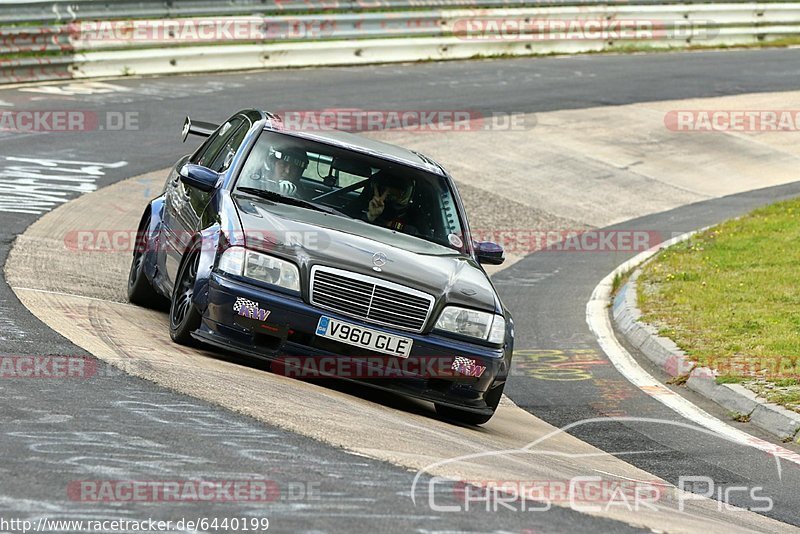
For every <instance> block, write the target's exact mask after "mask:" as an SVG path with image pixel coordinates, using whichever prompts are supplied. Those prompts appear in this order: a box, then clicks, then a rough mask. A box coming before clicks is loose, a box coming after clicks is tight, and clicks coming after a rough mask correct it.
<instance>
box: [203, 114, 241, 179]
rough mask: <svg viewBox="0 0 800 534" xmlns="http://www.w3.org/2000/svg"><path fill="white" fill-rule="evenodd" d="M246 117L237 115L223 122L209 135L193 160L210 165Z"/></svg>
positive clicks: (206, 165) (205, 165) (204, 165)
mask: <svg viewBox="0 0 800 534" xmlns="http://www.w3.org/2000/svg"><path fill="white" fill-rule="evenodd" d="M243 122H244V119H242V118H240V117H236V118H234V119H231V120H229V121H228V122H226V123H225V124H223V125H222V126H221V127H220V128H219V129H217V131H216V132H215V133H213V134H212V135H211V137H209V138H208V139H207V140H206V142H205V143H203V146H202V147H200V150H198V151H197V153H196V154H195V155H194V156H193V157H192V159H191V162H192V163H196V164H197V165H202V166H203V167H210V164H211V163H213V162H214V160H215V159H216V157H217V154H219V152H220V149H222V147H223V146H224V145H225V143H226V142H227V141H228V140H229V139H230V137H231V136H232V135H233V134H234V133H235V132H236V130H237V129H238V128H239V126H241V125H242V123H243Z"/></svg>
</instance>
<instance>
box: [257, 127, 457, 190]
mask: <svg viewBox="0 0 800 534" xmlns="http://www.w3.org/2000/svg"><path fill="white" fill-rule="evenodd" d="M264 129H265V130H268V131H271V132H278V133H282V134H286V135H292V136H295V137H301V138H303V139H308V140H310V141H319V142H321V143H325V144H328V145H333V146H336V147H339V148H344V149H347V150H352V151H354V152H360V153H362V154H366V155H369V156H375V157H379V158H382V159H386V160H390V161H393V162H395V163H400V164H402V165H407V166H409V167H415V168H417V169H422V170H425V171H428V172H432V173H434V174H438V175H440V176H444V177H447V173H446V172H445V170H444V169H443V168H442V166H441V165H439V164H438V163H437V162H435V161H434V160H432V159H430V158H428V157H427V156H425V155H423V154H420V153H419V152H416V151H414V150H409V149H407V148H403V147H401V146H397V145H393V144H391V143H384V142H383V141H376V140H374V139H369V138H368V137H363V136H361V135H357V134H353V133H350V132H343V131H341V130H332V129H331V130H320V131H316V130H315V131H309V130H287V129H286V128H284V127H283V124H282V122H281V121H280V118H278V117H277V116H275V115H272V114H267V123H266V125H265V126H264Z"/></svg>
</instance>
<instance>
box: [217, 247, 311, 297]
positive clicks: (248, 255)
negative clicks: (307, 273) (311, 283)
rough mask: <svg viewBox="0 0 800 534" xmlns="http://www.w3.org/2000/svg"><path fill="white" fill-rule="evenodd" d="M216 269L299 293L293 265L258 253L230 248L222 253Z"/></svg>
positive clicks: (297, 272)
mask: <svg viewBox="0 0 800 534" xmlns="http://www.w3.org/2000/svg"><path fill="white" fill-rule="evenodd" d="M218 268H219V270H220V271H222V272H226V273H229V274H235V275H237V276H244V277H245V278H252V279H253V280H258V281H259V282H264V283H266V284H271V285H274V286H279V287H282V288H284V289H289V290H291V291H297V292H299V291H300V271H299V270H298V269H297V266H296V265H295V264H293V263H292V262H289V261H286V260H282V259H280V258H276V257H274V256H269V255H267V254H261V253H260V252H255V251H252V250H247V249H245V248H242V247H231V248H229V249H228V250H226V251H225V252H223V253H222V257H221V258H220V259H219V265H218Z"/></svg>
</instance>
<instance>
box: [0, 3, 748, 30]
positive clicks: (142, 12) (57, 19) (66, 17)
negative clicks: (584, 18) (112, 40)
mask: <svg viewBox="0 0 800 534" xmlns="http://www.w3.org/2000/svg"><path fill="white" fill-rule="evenodd" d="M733 1H734V2H741V3H746V1H747V0H733ZM717 2H719V3H731V0H704V1H703V3H717ZM687 3H689V4H691V3H695V2H691V1H689V2H687V0H607V1H601V0H139V1H132V0H116V1H106V0H10V1H5V2H3V3H2V4H0V25H6V24H16V23H30V22H39V23H56V24H58V23H66V22H71V21H75V20H103V19H117V18H126V19H128V18H158V19H163V18H175V17H200V16H217V15H220V16H221V15H276V14H280V13H298V12H345V11H352V12H360V11H367V10H409V9H450V8H501V7H547V6H567V5H598V6H599V5H658V4H661V5H668V4H677V5H680V4H687Z"/></svg>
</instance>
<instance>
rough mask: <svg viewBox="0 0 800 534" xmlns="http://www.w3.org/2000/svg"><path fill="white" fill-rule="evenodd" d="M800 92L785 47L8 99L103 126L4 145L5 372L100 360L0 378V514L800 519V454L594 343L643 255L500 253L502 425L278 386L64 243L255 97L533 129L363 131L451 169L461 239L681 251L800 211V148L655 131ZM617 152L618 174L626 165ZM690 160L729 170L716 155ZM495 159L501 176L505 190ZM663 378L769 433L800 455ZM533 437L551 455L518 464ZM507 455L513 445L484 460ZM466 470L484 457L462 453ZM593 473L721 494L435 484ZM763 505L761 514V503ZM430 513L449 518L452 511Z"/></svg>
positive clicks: (712, 525)
mask: <svg viewBox="0 0 800 534" xmlns="http://www.w3.org/2000/svg"><path fill="white" fill-rule="evenodd" d="M799 86H800V56H798V55H797V53H796V51H795V50H770V51H731V52H703V53H681V54H657V55H652V56H648V55H629V56H624V55H618V56H603V55H591V56H581V57H563V58H562V57H554V58H546V59H514V60H494V61H472V62H448V63H441V64H418V65H393V66H375V67H358V68H339V69H303V70H288V71H274V72H263V73H241V74H228V75H202V76H187V77H175V78H162V79H148V78H144V79H119V80H116V79H115V80H108V81H104V82H85V83H84V82H75V83H72V84H67V83H59V84H54V85H47V86H39V87H36V86H30V87H18V88H9V89H4V90H0V110H15V111H22V110H43V109H47V110H55V109H60V110H80V111H85V112H91V113H94V114H95V116H97V117H98V123H97V128H96V129H94V130H91V131H81V132H70V133H46V134H45V133H40V132H31V133H25V134H20V133H2V134H0V144H2V146H3V150H2V153H1V155H0V261H1V262H2V263H3V264H4V265H5V270H4V272H3V277H4V283H3V284H2V285H0V356H41V355H84V356H87V357H88V356H92V357H97V358H99V362H98V363H97V365H98V372H97V373H96V374H95V376H93V377H92V378H90V379H85V380H81V379H63V380H58V379H40V380H37V381H36V383H35V384H31V381H29V380H22V379H16V380H11V379H9V380H3V381H2V382H0V387H2V389H3V393H4V399H5V409H4V410H3V412H2V416H0V417H2V421H3V423H4V425H3V427H4V432H3V437H2V450H3V451H4V457H5V459H6V461H5V462H4V465H3V467H2V469H3V475H4V476H3V480H4V484H3V492H2V498H0V514H2V517H4V518H11V517H14V518H24V519H29V520H33V521H35V520H37V519H39V518H42V517H47V518H51V519H54V518H55V519H84V520H89V519H103V518H107V519H119V518H126V519H138V520H141V519H147V518H150V517H152V518H157V519H165V520H166V519H174V520H178V519H181V518H186V517H193V518H196V517H219V518H222V517H235V516H239V517H247V518H260V517H267V518H269V521H270V530H278V531H309V532H310V531H319V532H323V531H330V532H334V531H344V530H347V531H359V532H372V531H375V530H377V529H379V528H381V529H384V530H389V531H414V530H417V531H470V532H472V531H475V532H501V531H503V532H508V531H513V532H523V531H526V532H577V531H588V530H594V531H598V532H617V531H619V532H622V531H628V530H640V529H643V530H651V529H656V530H660V531H684V532H698V531H701V530H709V529H712V531H718V530H721V529H723V528H724V529H725V530H727V531H732V532H733V531H764V532H789V531H793V530H795V529H796V528H797V526H800V497H799V495H800V491H798V490H799V489H800V471H799V469H800V466H799V465H797V464H796V463H793V462H791V461H784V460H781V461H776V458H775V457H774V456H771V455H768V454H765V453H764V452H763V451H761V450H757V449H755V448H752V447H747V446H742V445H741V444H738V443H733V442H731V441H730V440H728V439H726V438H725V436H720V435H712V434H710V433H709V432H704V431H702V429H701V428H700V427H699V426H698V425H696V424H695V422H694V421H692V420H690V419H687V418H686V417H683V416H681V415H679V414H678V413H676V412H674V411H673V410H671V409H670V408H668V407H667V406H665V405H664V404H663V403H661V402H659V401H658V399H657V398H655V397H654V396H652V395H650V394H648V393H647V392H645V391H642V390H640V389H638V388H636V387H635V386H633V385H632V384H630V383H629V382H628V381H627V380H626V379H625V378H624V377H623V376H622V375H621V374H620V373H619V372H618V371H617V370H616V368H615V367H614V366H613V365H612V364H611V362H610V361H609V360H608V358H607V356H606V355H605V354H604V353H603V351H602V350H601V349H600V347H599V345H598V344H597V342H596V340H595V339H594V336H593V335H592V333H591V332H590V330H589V327H588V326H587V324H586V317H585V314H586V303H587V301H588V300H589V298H590V296H591V294H592V291H593V290H594V288H595V286H596V285H597V284H598V283H599V282H600V280H601V279H602V278H603V277H604V276H606V275H607V274H608V273H609V272H611V271H612V270H613V269H614V268H615V267H616V266H617V265H619V264H621V263H623V262H624V261H625V260H626V259H628V258H629V257H631V256H633V255H635V253H636V252H635V251H624V250H615V251H574V250H572V251H570V250H549V251H538V252H535V253H531V252H533V251H532V250H524V249H516V250H513V251H510V259H511V260H512V261H509V265H508V266H507V267H506V268H505V269H503V270H498V271H493V274H492V278H493V281H494V282H495V284H496V286H497V288H498V290H499V292H500V294H501V297H502V298H503V300H504V302H505V303H506V305H507V306H509V308H510V309H511V310H512V313H513V314H514V318H515V324H516V352H517V354H516V355H515V359H516V362H517V364H518V365H516V366H515V369H514V372H513V373H512V377H511V379H510V382H509V385H508V387H507V388H506V395H507V396H508V399H507V400H505V401H504V402H503V404H502V405H501V408H500V410H499V411H498V414H497V415H496V416H495V418H494V419H493V420H492V421H491V422H490V423H489V424H487V425H485V426H484V427H482V428H469V427H460V426H457V425H452V424H450V423H447V422H444V421H441V420H439V419H438V418H437V417H436V416H435V413H434V412H433V410H432V407H430V406H428V405H425V404H424V403H420V402H414V401H409V400H406V399H402V398H398V397H395V396H393V395H389V394H385V393H377V392H374V391H370V390H367V389H366V388H362V387H358V386H353V385H343V384H339V383H329V382H325V383H318V382H304V381H297V380H291V379H288V378H285V377H281V376H277V375H275V374H273V373H270V372H268V371H264V370H263V369H261V368H260V367H259V364H258V363H254V362H248V361H243V360H241V359H238V358H235V357H232V356H229V355H215V354H213V353H211V352H203V351H193V350H188V349H184V348H179V347H177V346H174V345H172V344H170V343H169V338H168V335H167V320H166V316H165V315H164V314H160V313H158V312H152V311H146V310H142V309H140V308H136V307H134V306H131V305H128V304H126V303H125V298H124V283H125V276H126V274H127V262H128V260H129V258H128V256H127V255H126V254H120V253H113V254H104V253H87V252H75V251H70V250H68V249H67V248H65V242H66V241H65V238H66V236H67V235H68V234H69V232H76V231H94V230H104V229H116V230H120V229H134V228H135V224H136V222H137V221H138V216H139V214H140V212H141V210H142V209H143V208H144V206H145V205H146V202H147V201H148V199H149V198H152V197H154V196H156V195H157V194H158V191H159V188H160V187H161V185H162V184H163V181H164V179H165V178H166V173H165V172H164V169H166V168H168V167H169V166H171V165H172V164H173V163H174V161H175V160H176V159H177V158H178V157H179V156H180V155H181V154H183V153H185V152H188V151H189V150H190V149H191V148H190V147H189V146H188V145H182V144H181V141H180V136H179V135H178V134H179V130H180V125H181V123H182V120H183V117H184V116H185V115H190V116H192V117H195V118H197V119H201V120H208V121H221V120H223V119H224V118H225V117H227V116H228V115H230V114H231V113H233V112H234V111H236V110H238V109H241V108H245V107H263V108H265V109H308V110H316V109H326V108H362V109H383V110H386V109H416V110H423V109H425V110H431V109H451V110H452V109H470V110H479V111H480V112H481V113H482V114H484V115H490V114H493V113H496V114H518V115H520V116H525V117H527V118H528V120H527V122H526V124H527V125H528V127H527V128H525V129H522V130H520V131H516V132H502V133H497V137H494V136H495V132H490V131H484V132H478V133H475V134H471V133H470V134H464V133H452V132H451V133H449V134H444V133H425V134H413V133H409V132H396V133H395V132H370V133H368V134H367V135H374V136H375V137H379V138H382V139H383V138H385V139H387V140H389V141H394V142H398V143H400V144H405V145H413V147H414V148H419V149H421V150H423V151H425V149H426V147H428V151H429V152H431V155H433V156H434V157H436V158H437V159H439V160H440V161H441V162H442V163H443V164H444V165H445V167H448V168H449V169H450V170H451V171H452V172H453V174H454V176H455V178H456V180H457V181H459V177H460V176H461V175H460V174H459V170H460V167H464V169H463V176H464V180H463V182H461V181H459V187H460V188H462V193H464V197H465V201H466V203H467V209H468V212H469V213H470V216H471V219H472V225H473V227H480V228H487V229H491V228H497V227H501V228H506V229H515V231H517V232H519V231H524V230H525V229H528V230H530V229H539V230H541V229H550V230H554V231H563V230H565V229H584V228H596V229H603V231H605V230H606V229H612V230H618V231H622V232H626V231H631V232H647V233H648V235H650V236H660V237H663V238H664V239H665V240H666V239H669V238H670V237H672V236H673V235H676V234H679V233H683V232H686V231H690V230H694V229H697V228H701V227H704V226H707V225H710V224H714V223H716V222H719V221H722V220H724V219H727V218H730V217H735V216H738V215H741V214H743V213H746V212H747V211H748V210H750V209H752V208H754V207H756V206H759V205H763V204H766V203H769V202H773V201H776V200H779V199H783V198H790V197H792V196H796V195H798V194H800V184H795V183H793V181H794V179H795V177H794V176H793V168H796V162H797V157H798V153H797V149H796V148H794V147H792V146H791V145H792V144H794V145H796V144H797V143H796V142H795V141H794V140H793V139H794V138H793V137H792V136H796V133H780V134H775V135H773V136H763V137H760V138H758V139H756V140H753V139H752V138H745V137H742V136H725V135H717V134H711V136H706V137H705V138H691V137H689V136H687V135H686V134H675V135H677V136H678V137H677V138H674V139H673V138H672V137H668V136H670V135H672V133H670V132H669V131H667V129H666V128H664V123H663V117H664V113H665V111H668V110H674V109H714V108H715V107H717V106H719V107H724V108H725V109H768V108H767V107H766V106H770V105H772V106H775V105H776V104H775V102H782V103H783V104H782V106H781V107H791V105H790V104H791V103H792V102H798V100H797V96H796V94H795V93H793V91H797V90H798V87H799ZM792 98H794V99H795V100H792ZM787 99H788V100H787ZM676 102H680V103H676ZM787 102H788V104H787ZM797 105H800V103H799V104H797ZM120 121H121V122H120ZM125 121H128V122H127V123H126V122H125ZM659 124H660V127H659ZM120 125H122V126H120ZM571 126H574V127H571ZM101 127H102V128H101ZM459 135H461V136H463V137H458V136H459ZM781 135H782V136H783V137H780V136H781ZM667 137H668V138H667ZM498 138H502V140H503V142H502V143H498V141H497V139H498ZM662 138H664V139H665V141H663V142H662ZM193 146H194V145H192V147H193ZM558 147H569V148H568V149H564V150H560V149H558ZM598 147H601V148H602V149H601V148H598ZM620 147H621V148H620ZM692 147H695V148H694V150H695V152H694V153H692V149H693V148H692ZM698 147H699V148H698ZM615 151H616V152H615ZM619 151H627V152H625V154H624V155H625V157H628V158H629V159H630V160H631V161H630V162H628V163H626V164H619V163H618V161H619V160H620V159H621V158H622V156H621V155H620V152H619ZM671 151H674V154H672V152H671ZM703 153H705V154H712V155H714V156H719V160H720V161H717V160H716V159H711V158H709V161H705V162H703V161H701V160H702V158H701V157H700V156H701V155H702V154H703ZM671 154H672V156H674V157H669V156H670V155H671ZM728 154H729V155H730V156H729V158H730V159H729V160H728V163H729V165H728V166H727V167H726V166H725V160H726V159H727V158H728V156H726V155H728ZM633 155H635V156H636V157H633ZM493 158H496V159H497V160H498V161H499V163H497V164H496V167H495V166H494V165H495V164H493ZM736 158H739V159H736ZM500 160H502V161H500ZM662 160H665V161H662ZM666 160H669V161H666ZM502 162H505V165H506V166H505V167H504V164H503V163H502ZM681 162H683V166H682V167H681V168H679V169H678V167H680V164H681ZM467 167H470V168H471V169H473V171H472V172H474V173H475V176H473V175H472V174H470V172H471V171H470V170H469V169H468V168H467ZM495 168H497V169H499V170H501V171H502V172H500V173H497V175H494V174H492V173H491V171H492V169H495ZM764 168H769V169H773V170H774V172H763V169H764ZM474 169H481V173H480V175H478V173H477V171H474ZM576 169H581V172H577V170H576ZM653 169H656V170H653ZM658 169H661V172H662V173H663V174H658V172H659V171H658ZM664 169H667V170H664ZM673 169H678V170H677V171H675V172H673ZM556 192H557V194H556ZM12 245H13V246H14V250H13V252H12V254H11V257H10V259H9V252H10V250H11V248H12ZM7 259H9V261H7ZM9 284H10V285H9ZM12 288H13V289H12ZM92 361H94V360H92ZM565 362H567V363H568V365H566V366H565V365H564V363H565ZM558 364H562V365H561V366H560V367H561V369H560V370H559V365H558ZM642 365H643V366H644V367H645V368H646V369H648V370H650V371H651V372H653V373H656V371H655V370H653V369H650V368H649V367H648V365H647V364H645V363H642ZM565 367H566V368H567V369H568V371H567V372H564V368H565ZM670 387H671V388H672V389H673V390H674V391H675V394H676V395H677V394H679V395H684V396H686V397H687V398H688V399H689V400H690V401H692V402H694V403H696V404H698V405H699V406H700V407H701V408H703V409H705V410H706V411H708V412H710V413H712V414H713V415H716V416H717V417H718V418H720V419H723V420H725V421H727V422H728V423H729V424H731V425H734V426H736V427H737V428H741V429H743V430H745V431H746V432H748V433H750V434H752V435H753V436H755V437H758V438H761V439H763V440H766V441H771V442H773V443H775V444H776V445H777V446H781V447H784V448H786V449H787V450H789V451H794V452H797V451H798V450H799V449H800V448H798V447H797V445H796V444H791V443H789V444H784V443H778V442H777V440H776V439H774V438H772V437H770V436H768V435H765V434H763V433H761V432H759V431H758V429H756V428H753V427H752V426H751V425H747V424H740V423H734V422H732V421H730V418H729V416H728V414H726V413H725V412H724V411H723V410H721V409H719V408H718V407H716V406H715V405H711V404H710V403H708V402H706V401H704V400H703V399H700V398H697V397H696V396H693V395H690V394H688V393H686V391H685V390H684V389H683V388H677V387H672V386H670ZM558 428H566V431H565V432H559V431H558ZM544 437H547V440H546V441H541V442H537V440H541V439H542V438H544ZM532 442H537V443H538V445H537V447H538V449H537V450H539V454H520V453H519V450H520V449H521V448H524V447H525V446H526V445H529V444H530V443H532ZM545 449H546V452H541V451H543V450H545ZM498 451H505V452H504V453H503V454H487V455H486V456H482V454H483V453H492V452H498ZM556 453H557V454H556ZM465 454H473V455H476V456H475V458H474V459H473V460H470V461H468V462H465V461H459V460H455V459H456V458H458V457H460V456H463V455H465ZM418 473H420V476H419V477H418V478H415V476H416V475H417V474H418ZM580 476H588V477H591V476H602V477H610V478H612V479H616V480H633V481H651V482H653V481H655V482H657V483H658V484H660V485H663V487H668V486H670V485H677V484H679V482H680V480H682V479H687V478H692V477H693V479H694V480H698V481H700V480H702V481H703V483H705V484H706V485H708V484H711V485H712V486H713V488H712V489H713V491H711V492H708V494H710V495H711V499H696V500H695V499H692V500H686V502H684V501H681V500H680V499H677V498H675V497H674V496H672V497H664V499H663V500H662V501H661V502H659V503H658V506H656V507H654V509H647V510H643V511H642V510H636V511H633V510H629V509H625V508H624V507H616V508H613V507H612V508H608V509H602V507H591V506H585V505H584V506H572V507H570V506H569V503H563V502H562V503H558V505H556V506H552V507H550V508H549V509H548V510H547V511H538V510H537V511H531V510H525V511H522V510H520V509H519V506H517V507H516V508H514V509H511V508H513V507H500V508H499V509H486V507H484V508H483V509H481V508H480V507H474V508H471V509H469V510H464V509H463V503H459V499H458V497H459V496H460V495H461V493H459V490H458V485H457V484H456V485H454V484H452V483H445V482H442V483H440V484H437V483H436V482H437V480H438V479H434V478H432V477H447V478H450V479H456V480H464V481H481V480H483V481H486V480H498V479H499V480H504V479H505V480H508V479H512V478H514V477H517V478H520V479H523V480H528V481H532V480H533V481H543V480H548V481H564V480H570V479H573V478H574V477H580ZM253 477H261V478H268V479H270V480H273V481H275V485H276V487H277V488H278V490H279V491H278V492H277V493H276V495H275V497H274V499H272V500H271V501H270V502H268V503H249V502H234V503H230V502H226V503H220V502H218V503H213V504H208V503H186V502H183V503H180V504H177V505H176V504H175V503H168V502H129V503H114V504H109V503H103V502H86V500H81V499H76V498H75V495H74V492H71V491H70V490H69V488H71V487H74V485H75V484H76V483H79V482H80V481H86V480H193V479H198V478H206V479H216V480H241V479H250V478H253ZM695 489H696V490H697V489H698V488H695ZM698 491H699V490H698ZM703 491H705V490H703ZM462 492H463V490H462ZM764 497H768V498H769V500H770V502H771V503H772V505H771V506H769V507H764V508H761V507H760V506H759V505H760V504H763V502H765V501H764V500H763V498H764ZM442 503H446V504H450V505H456V506H457V508H458V510H444V509H443V508H442V506H441V504H442ZM746 508H751V509H753V511H745V510H743V509H746ZM186 530H187V531H188V529H186Z"/></svg>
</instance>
